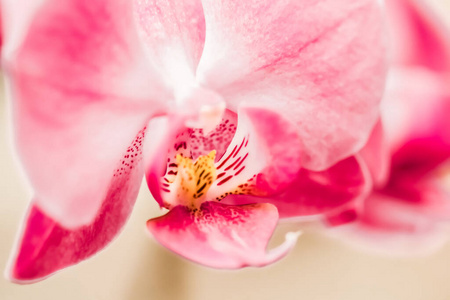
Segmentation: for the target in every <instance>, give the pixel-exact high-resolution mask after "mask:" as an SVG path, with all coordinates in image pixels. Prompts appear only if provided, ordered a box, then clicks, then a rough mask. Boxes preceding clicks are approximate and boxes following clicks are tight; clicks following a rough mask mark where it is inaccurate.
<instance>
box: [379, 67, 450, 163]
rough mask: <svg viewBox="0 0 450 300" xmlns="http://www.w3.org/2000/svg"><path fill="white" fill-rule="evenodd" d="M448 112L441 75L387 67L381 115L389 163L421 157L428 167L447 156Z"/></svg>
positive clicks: (449, 152)
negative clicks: (388, 72) (390, 155)
mask: <svg viewBox="0 0 450 300" xmlns="http://www.w3.org/2000/svg"><path fill="white" fill-rule="evenodd" d="M448 114H450V89H449V88H448V86H447V82H446V80H445V77H444V78H441V77H439V76H437V75H436V74H434V73H432V72H429V71H427V70H425V69H413V68H408V69H406V68H396V69H395V70H393V71H391V73H390V80H389V85H388V88H387V92H386V98H385V100H384V102H383V106H382V118H383V122H384V125H385V126H384V127H385V128H386V137H387V143H388V147H389V152H390V153H391V154H392V155H394V156H393V158H392V159H393V162H392V164H394V165H395V164H403V165H405V164H408V161H410V162H411V160H414V161H415V163H416V164H417V163H418V162H419V161H422V164H423V166H424V167H425V165H428V167H426V169H427V170H430V169H431V168H432V167H435V166H436V165H437V164H439V163H441V162H443V161H445V159H446V158H447V157H449V156H450V133H449V131H448V128H450V120H449V118H448ZM419 150H420V151H419ZM410 162H409V163H410ZM393 167H394V168H395V166H393Z"/></svg>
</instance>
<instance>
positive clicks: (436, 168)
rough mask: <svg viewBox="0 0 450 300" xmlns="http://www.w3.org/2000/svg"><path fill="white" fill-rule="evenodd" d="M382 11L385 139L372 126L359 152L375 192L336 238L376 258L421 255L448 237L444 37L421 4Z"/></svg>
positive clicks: (449, 153)
mask: <svg viewBox="0 0 450 300" xmlns="http://www.w3.org/2000/svg"><path fill="white" fill-rule="evenodd" d="M387 9H388V12H389V14H388V15H389V21H390V22H389V23H390V27H389V28H390V29H391V30H392V38H391V40H392V44H393V65H392V68H391V71H390V74H389V77H388V78H389V79H388V87H387V91H386V95H385V98H384V100H383V103H382V119H383V124H384V128H385V135H386V136H385V137H386V140H385V142H384V144H383V142H382V141H381V139H380V134H381V131H380V130H381V128H380V127H378V129H377V130H375V131H374V133H373V135H372V138H371V142H369V143H368V145H367V146H366V148H365V149H364V150H363V154H364V157H365V159H366V163H367V164H368V165H369V167H370V168H371V170H372V172H373V176H374V179H375V188H374V190H373V192H372V193H371V194H370V196H369V197H367V199H366V200H365V201H364V203H363V206H362V208H361V211H360V215H359V218H358V220H357V221H356V222H354V223H353V224H350V225H346V226H343V227H342V228H339V229H338V230H337V232H336V233H337V236H338V237H342V235H344V236H345V237H348V236H350V237H351V239H350V240H349V241H350V242H351V243H354V244H356V245H358V246H360V247H363V248H368V249H370V250H373V251H376V252H381V253H389V254H422V253H426V252H429V251H430V250H433V249H436V247H437V246H439V245H441V244H442V242H444V241H446V240H448V236H449V231H448V222H449V220H450V190H449V187H448V184H449V183H448V182H447V183H445V180H443V179H444V177H445V176H444V175H445V174H446V173H448V167H449V162H450V118H449V115H450V87H449V85H448V82H449V80H450V38H449V37H450V31H449V30H448V28H446V27H445V26H444V24H442V23H441V22H440V20H439V18H438V17H437V16H436V15H435V14H434V13H433V12H432V11H431V10H430V9H429V8H428V7H426V6H425V5H424V4H423V3H422V2H420V1H419V0H389V1H387ZM380 147H384V149H383V150H382V151H381V152H382V153H380V152H379V151H380ZM376 149H378V150H376ZM375 152H379V153H378V155H377V154H375V155H370V153H371V154H374V153H375ZM381 155H384V156H385V160H384V163H383V162H380V160H378V158H379V157H380V156H381ZM374 157H375V158H376V159H374Z"/></svg>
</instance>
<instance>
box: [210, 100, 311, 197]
mask: <svg viewBox="0 0 450 300" xmlns="http://www.w3.org/2000/svg"><path fill="white" fill-rule="evenodd" d="M301 150H302V144H301V141H300V139H299V136H298V134H297V131H296V129H295V125H294V124H292V123H291V122H289V121H288V120H286V119H285V118H284V117H282V115H280V114H278V113H276V112H274V111H271V110H268V109H264V108H257V107H245V106H244V107H241V108H240V109H239V111H238V126H237V130H236V133H235V135H234V137H233V140H232V141H231V142H230V144H229V146H228V149H227V151H226V152H225V154H224V155H223V156H222V158H221V159H220V160H219V161H218V162H217V163H216V168H217V180H216V181H215V182H214V183H213V184H212V186H211V188H210V189H209V191H208V193H207V194H206V197H207V198H208V199H214V198H219V199H221V198H223V196H226V195H228V194H232V193H235V192H234V191H235V190H239V191H238V192H237V193H244V194H245V193H250V194H256V195H260V196H262V195H268V194H273V193H275V192H277V191H279V190H282V189H284V188H285V187H286V186H287V185H289V184H290V183H291V182H292V181H293V180H294V179H295V177H296V176H297V174H298V172H299V170H300V167H301V158H300V157H301Z"/></svg>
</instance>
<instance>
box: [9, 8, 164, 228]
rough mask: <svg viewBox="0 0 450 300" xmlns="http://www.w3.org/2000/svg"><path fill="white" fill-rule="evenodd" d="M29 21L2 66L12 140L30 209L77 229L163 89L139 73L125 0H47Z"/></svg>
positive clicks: (89, 217) (156, 108) (94, 208)
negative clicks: (10, 111) (9, 104)
mask: <svg viewBox="0 0 450 300" xmlns="http://www.w3.org/2000/svg"><path fill="white" fill-rule="evenodd" d="M30 23H31V26H30V27H29V31H28V32H27V34H26V35H25V39H24V40H23V41H22V42H21V43H19V44H18V48H17V49H15V51H13V52H11V53H12V54H10V55H9V56H8V57H7V59H6V64H5V68H6V70H7V75H8V77H9V81H8V82H9V83H10V84H11V91H12V93H11V94H12V98H13V105H12V106H13V118H14V125H15V127H14V130H15V141H16V144H17V148H18V152H19V155H20V158H21V161H22V163H23V165H24V167H25V170H26V172H27V175H28V177H29V180H30V181H31V185H32V187H33V189H34V192H35V197H34V198H35V199H36V200H35V201H36V205H37V206H39V208H40V209H41V210H42V211H43V212H44V213H45V214H46V215H48V216H49V217H51V218H52V219H54V220H55V221H57V222H58V223H60V224H61V225H63V226H65V227H70V228H76V227H78V226H81V225H86V224H91V223H92V222H93V220H94V219H95V216H96V215H97V213H98V210H99V208H100V207H101V205H102V201H103V199H104V198H105V196H106V195H107V191H108V186H109V184H110V179H111V176H112V174H113V172H114V169H115V167H116V164H117V163H118V162H119V161H120V159H121V156H122V153H123V152H124V151H125V150H126V148H127V146H128V145H130V143H131V142H132V141H133V139H134V138H135V136H136V134H137V133H138V132H139V130H140V129H142V128H143V127H144V126H145V125H146V123H147V122H148V119H149V118H150V117H151V116H152V115H153V114H155V113H158V112H161V111H163V109H164V105H165V104H164V102H161V101H159V100H161V99H163V98H162V96H163V94H164V90H163V89H161V86H159V85H158V81H157V80H156V79H155V78H154V76H153V75H152V74H150V73H148V72H146V71H145V70H146V64H145V59H143V58H144V55H143V54H142V51H141V49H140V44H139V41H138V37H137V34H136V33H135V32H134V31H133V30H130V28H133V19H132V11H131V4H130V3H129V1H125V0H119V1H106V0H95V1H90V0H89V1H88V0H81V1H69V0H57V1H56V0H47V1H43V4H42V6H39V9H38V10H37V12H36V14H32V20H31V22H30ZM148 70H151V69H148ZM147 75H148V76H147Z"/></svg>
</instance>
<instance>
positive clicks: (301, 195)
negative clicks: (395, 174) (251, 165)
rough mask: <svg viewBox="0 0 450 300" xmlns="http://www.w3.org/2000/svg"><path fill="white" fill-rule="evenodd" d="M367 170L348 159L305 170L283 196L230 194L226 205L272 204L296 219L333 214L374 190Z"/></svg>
mask: <svg viewBox="0 0 450 300" xmlns="http://www.w3.org/2000/svg"><path fill="white" fill-rule="evenodd" d="M366 173H367V171H366V170H365V169H363V166H361V165H360V163H359V161H358V160H357V159H356V158H355V157H351V158H347V159H345V160H343V161H341V162H339V163H337V164H336V165H334V166H332V167H330V168H328V169H327V170H325V171H321V172H314V171H309V170H307V169H302V170H301V171H300V173H299V174H298V176H297V177H296V178H295V180H294V181H293V182H292V184H291V185H290V186H289V187H288V188H287V189H286V190H285V191H284V192H283V193H281V194H279V195H276V196H272V197H270V196H269V197H267V198H261V197H253V196H245V195H244V196H241V195H230V196H228V197H227V198H225V199H224V200H223V201H224V203H229V204H247V203H255V202H256V203H261V202H263V203H264V202H265V203H267V202H268V203H272V204H273V205H275V206H276V207H277V208H278V212H279V214H280V218H293V217H303V216H313V215H320V214H325V213H332V212H335V211H338V210H340V209H343V208H344V207H348V206H352V203H353V202H354V201H356V200H358V197H362V196H363V195H364V194H365V193H366V192H367V191H368V188H370V184H371V181H370V180H368V174H366Z"/></svg>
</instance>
